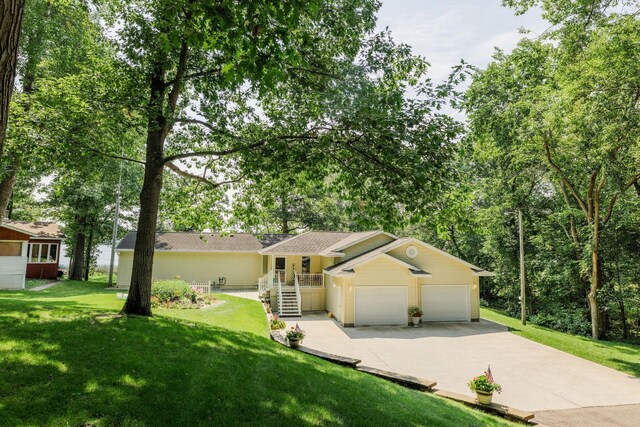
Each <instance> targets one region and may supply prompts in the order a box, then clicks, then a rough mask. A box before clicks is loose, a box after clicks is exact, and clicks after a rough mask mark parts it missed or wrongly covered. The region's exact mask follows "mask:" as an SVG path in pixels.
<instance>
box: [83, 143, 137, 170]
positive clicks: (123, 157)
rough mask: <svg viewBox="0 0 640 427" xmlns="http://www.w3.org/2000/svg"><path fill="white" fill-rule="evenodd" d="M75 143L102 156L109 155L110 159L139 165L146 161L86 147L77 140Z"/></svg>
mask: <svg viewBox="0 0 640 427" xmlns="http://www.w3.org/2000/svg"><path fill="white" fill-rule="evenodd" d="M76 144H78V145H79V146H80V147H82V148H84V149H85V150H87V151H91V152H92V153H96V154H99V155H101V156H104V157H110V158H112V159H118V160H126V161H127V162H133V163H138V164H141V165H144V164H146V162H144V161H142V160H137V159H132V158H130V157H125V156H118V155H117V154H110V153H105V152H104V151H100V150H98V149H96V148H92V147H88V146H86V145H84V144H81V143H79V142H77V141H76Z"/></svg>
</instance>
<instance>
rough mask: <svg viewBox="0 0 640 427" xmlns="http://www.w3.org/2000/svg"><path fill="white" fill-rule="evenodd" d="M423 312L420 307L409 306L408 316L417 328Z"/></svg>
mask: <svg viewBox="0 0 640 427" xmlns="http://www.w3.org/2000/svg"><path fill="white" fill-rule="evenodd" d="M423 314H424V313H422V309H421V308H420V307H409V316H410V317H411V321H412V322H413V327H414V328H417V327H418V325H419V324H420V318H421V317H422V315H423Z"/></svg>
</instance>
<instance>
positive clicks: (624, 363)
mask: <svg viewBox="0 0 640 427" xmlns="http://www.w3.org/2000/svg"><path fill="white" fill-rule="evenodd" d="M480 316H481V317H483V318H484V319H487V320H491V321H493V322H497V323H501V324H503V325H505V326H507V327H509V330H510V331H511V332H513V333H514V334H516V335H520V336H522V337H525V338H528V339H530V340H532V341H536V342H539V343H541V344H544V345H548V346H549V347H553V348H557V349H558V350H562V351H565V352H567V353H570V354H573V355H575V356H578V357H582V358H583V359H587V360H591V361H592V362H596V363H599V364H601V365H604V366H608V367H610V368H613V369H617V370H618V371H622V372H626V373H627V374H631V375H634V376H636V377H640V346H638V345H633V344H627V343H620V342H611V341H594V340H592V339H590V338H586V337H581V336H578V335H571V334H565V333H562V332H558V331H554V330H553V329H549V328H545V327H542V326H537V325H533V324H531V323H528V324H527V325H526V326H523V325H522V323H520V319H514V318H513V317H509V316H506V315H504V314H502V313H500V312H498V311H495V310H491V309H488V308H482V309H480Z"/></svg>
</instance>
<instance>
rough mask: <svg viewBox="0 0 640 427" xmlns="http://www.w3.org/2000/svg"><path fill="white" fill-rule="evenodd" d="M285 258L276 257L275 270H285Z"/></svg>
mask: <svg viewBox="0 0 640 427" xmlns="http://www.w3.org/2000/svg"><path fill="white" fill-rule="evenodd" d="M286 269H287V259H286V258H285V257H276V270H286Z"/></svg>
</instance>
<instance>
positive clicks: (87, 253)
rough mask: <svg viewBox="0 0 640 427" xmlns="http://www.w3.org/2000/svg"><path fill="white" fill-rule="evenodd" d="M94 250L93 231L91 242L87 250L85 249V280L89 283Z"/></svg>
mask: <svg viewBox="0 0 640 427" xmlns="http://www.w3.org/2000/svg"><path fill="white" fill-rule="evenodd" d="M92 250H93V230H91V231H90V232H89V241H88V242H87V248H86V249H85V258H84V280H85V281H87V282H88V281H89V272H90V270H91V252H92Z"/></svg>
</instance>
